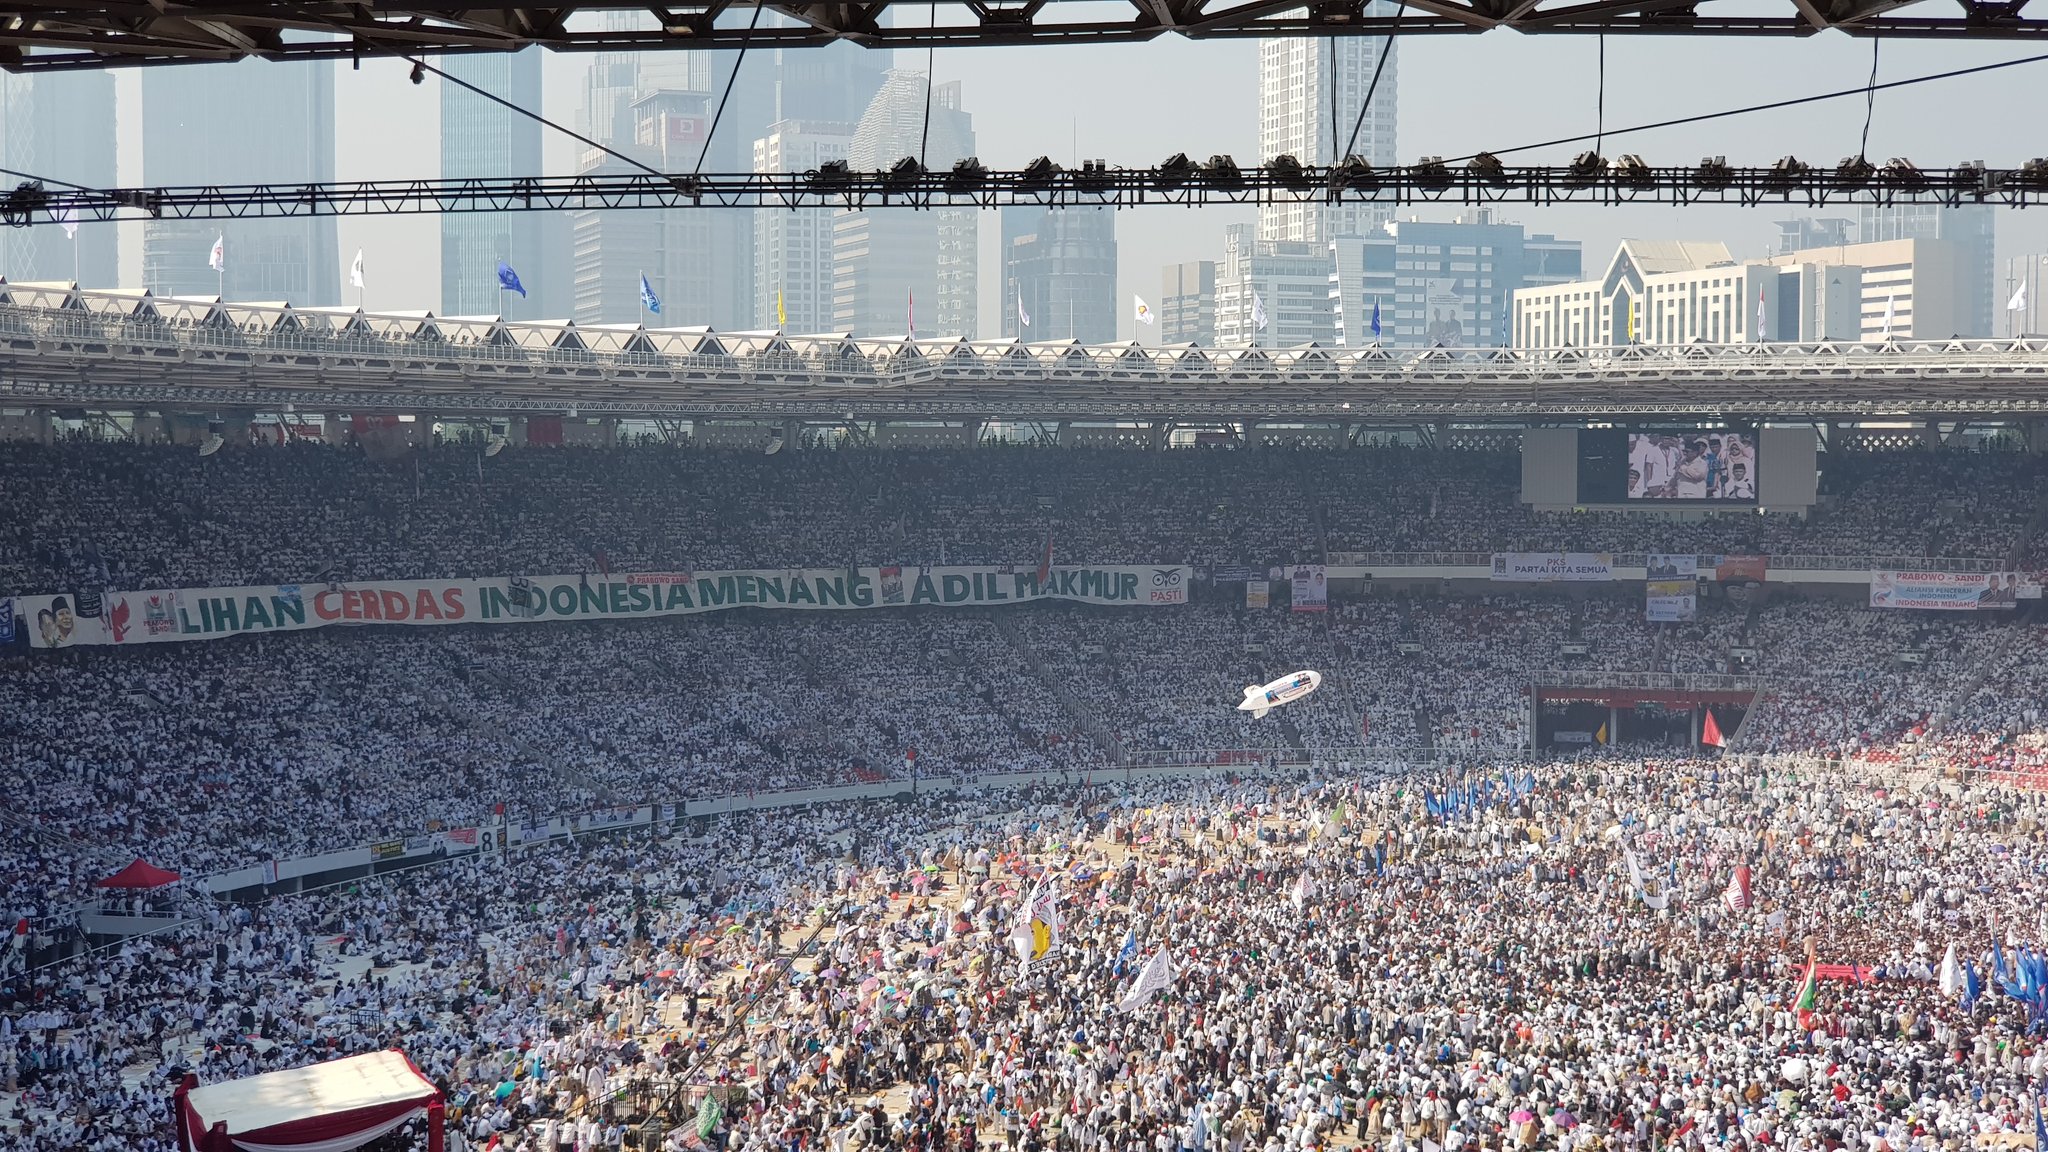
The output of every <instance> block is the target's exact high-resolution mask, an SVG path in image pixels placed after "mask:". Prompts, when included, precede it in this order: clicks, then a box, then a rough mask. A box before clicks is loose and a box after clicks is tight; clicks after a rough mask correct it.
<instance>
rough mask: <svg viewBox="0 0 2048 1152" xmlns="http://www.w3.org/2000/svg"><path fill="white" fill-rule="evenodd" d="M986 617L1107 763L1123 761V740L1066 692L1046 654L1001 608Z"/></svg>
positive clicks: (1076, 697)
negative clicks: (1049, 690)
mask: <svg viewBox="0 0 2048 1152" xmlns="http://www.w3.org/2000/svg"><path fill="white" fill-rule="evenodd" d="M989 621H990V622H991V623H993V624H994V625H995V626H996V631H997V632H998V633H1000V634H1001V635H1002V637H1003V641H1004V643H1007V644H1008V645H1009V646H1010V650H1011V651H1013V652H1015V653H1016V654H1017V656H1018V658H1019V659H1021V660H1023V661H1024V665H1025V667H1027V668H1030V669H1031V674H1032V675H1033V676H1035V677H1037V678H1038V682H1039V683H1040V684H1043V685H1045V686H1046V687H1047V688H1050V689H1052V694H1053V695H1054V696H1056V697H1058V698H1059V702H1060V706H1061V707H1063V708H1065V709H1066V710H1067V715H1068V716H1070V717H1072V718H1073V721H1074V726H1075V727H1077V728H1079V729H1080V730H1081V731H1083V732H1086V733H1087V734H1088V738H1089V739H1091V740H1093V741H1095V745H1096V747H1098V748H1100V749H1102V751H1103V752H1104V753H1105V754H1106V755H1108V756H1109V758H1110V763H1112V764H1121V763H1123V760H1124V748H1123V745H1122V744H1119V743H1117V739H1116V734H1115V733H1114V732H1111V731H1110V730H1109V726H1108V725H1106V724H1104V723H1103V722H1102V720H1101V718H1100V717H1098V716H1096V715H1095V713H1094V712H1093V711H1091V710H1090V709H1089V708H1087V707H1086V706H1084V705H1083V704H1082V703H1081V698H1080V697H1078V696H1076V695H1074V694H1073V693H1072V692H1069V691H1068V690H1067V686H1066V685H1065V684H1062V683H1060V680H1059V677H1057V676H1055V675H1053V673H1052V669H1051V668H1050V667H1048V666H1047V665H1046V662H1045V657H1043V656H1041V655H1039V653H1038V649H1037V648H1035V647H1033V646H1032V644H1031V641H1029V640H1027V639H1025V638H1024V633H1022V632H1020V631H1018V630H1017V625H1016V624H1015V623H1014V622H1012V621H1010V620H1008V619H1006V618H1005V617H1004V615H1003V613H1001V612H991V613H989Z"/></svg>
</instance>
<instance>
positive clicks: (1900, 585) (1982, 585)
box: [1870, 571, 2041, 612]
mask: <svg viewBox="0 0 2048 1152" xmlns="http://www.w3.org/2000/svg"><path fill="white" fill-rule="evenodd" d="M2040 598H2041V581H2040V578H2039V577H2038V576H2035V575H2032V574H2029V575H2027V576H2025V577H2022V576H2021V575H2020V574H2019V573H2017V572H1889V571H1877V572H1872V573H1871V574H1870V606H1871V607H1872V608H1925V609H1932V610H1934V611H1941V612H1977V611H1997V610H2007V609H2012V608H2017V607H2019V602H2020V601H2021V600H2038V599H2040Z"/></svg>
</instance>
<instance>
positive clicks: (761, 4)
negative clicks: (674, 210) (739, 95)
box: [690, 0, 768, 177]
mask: <svg viewBox="0 0 2048 1152" xmlns="http://www.w3.org/2000/svg"><path fill="white" fill-rule="evenodd" d="M766 7H768V5H767V2H766V0H755V2H754V18H753V19H752V20H750V21H748V22H747V34H746V35H745V36H742V37H741V38H740V51H739V55H738V56H735V57H734V58H733V62H732V74H731V75H729V76H727V77H726V78H725V93H724V95H722V96H720V97H719V98H718V111H716V112H713V113H712V114H711V127H709V128H707V129H705V131H704V148H703V150H702V151H700V152H698V153H697V166H696V167H695V168H692V169H690V175H691V176H692V177H696V176H698V175H699V174H701V173H702V172H703V171H704V158H705V157H706V156H709V155H711V141H712V140H713V139H714V138H716V137H717V135H718V122H719V120H721V119H723V118H724V116H725V102H726V101H727V100H730V99H732V86H733V85H734V84H736V83H738V82H739V78H740V66H741V65H743V64H745V63H746V62H747V48H748V46H749V45H751V44H752V43H753V41H754V29H756V28H758V27H760V25H761V10H762V9H764V8H766Z"/></svg>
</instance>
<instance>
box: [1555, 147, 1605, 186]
mask: <svg viewBox="0 0 2048 1152" xmlns="http://www.w3.org/2000/svg"><path fill="white" fill-rule="evenodd" d="M1605 171H1607V157H1605V156H1602V155H1601V154H1599V153H1598V152H1593V151H1586V152H1581V153H1579V154H1578V155H1577V156H1574V157H1572V162H1571V163H1570V164H1567V165H1565V169H1564V182H1565V183H1566V184H1580V185H1583V184H1591V183H1592V182H1593V181H1595V180H1598V179H1599V178H1600V174H1601V173H1603V172H1605Z"/></svg>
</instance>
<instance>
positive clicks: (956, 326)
mask: <svg viewBox="0 0 2048 1152" xmlns="http://www.w3.org/2000/svg"><path fill="white" fill-rule="evenodd" d="M930 97H931V98H930V106H931V124H930V129H929V132H928V133H927V131H926V127H925V106H926V85H925V74H924V73H922V72H906V71H897V70H892V71H890V72H889V74H888V76H887V78H886V79H885V80H884V81H883V84H882V89H881V91H879V92H877V93H876V94H875V98H874V100H872V101H870V102H869V104H868V107H867V111H866V112H864V113H862V115H861V118H860V125H859V127H858V128H856V129H855V131H854V136H853V145H852V147H851V148H850V149H849V151H848V154H847V160H848V162H849V163H850V164H851V165H852V166H853V168H854V169H855V170H856V171H873V170H877V169H885V168H889V167H891V166H893V165H894V164H895V163H896V162H897V161H898V160H900V159H902V158H903V157H905V156H912V157H914V156H917V155H918V154H919V149H920V147H922V148H923V149H924V157H925V161H924V162H925V167H927V168H930V169H935V170H936V169H942V168H946V167H949V166H951V165H952V163H953V162H954V161H955V160H958V159H961V158H962V157H965V156H969V155H971V154H972V153H973V151H974V126H973V118H972V117H970V116H969V115H968V114H967V113H966V112H964V111H962V110H961V108H960V84H959V82H958V81H949V82H947V83H945V84H940V85H938V86H937V87H935V88H933V89H931V90H930ZM976 224H977V220H976V215H975V212H974V210H972V209H964V210H963V209H939V210H937V211H933V212H901V211H893V210H892V211H877V212H853V211H842V212H840V213H839V214H838V216H837V217H835V218H834V220H833V246H832V247H833V287H832V326H833V328H835V329H837V330H840V331H851V332H852V333H854V334H855V335H857V336H887V335H896V334H900V333H902V332H904V331H906V330H907V328H908V327H909V325H910V324H911V322H912V320H913V318H915V322H916V326H917V331H918V333H919V334H920V335H925V336H932V335H940V336H971V335H973V334H974V332H975V324H976V319H977V317H976V314H975V298H976V296H975V267H976V264H977V259H976V257H977V255H978V254H977V252H976V246H975V235H976V232H975V228H976Z"/></svg>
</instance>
